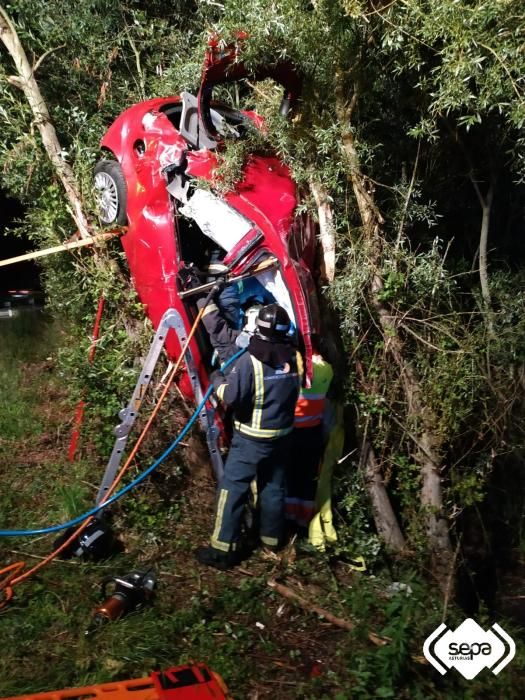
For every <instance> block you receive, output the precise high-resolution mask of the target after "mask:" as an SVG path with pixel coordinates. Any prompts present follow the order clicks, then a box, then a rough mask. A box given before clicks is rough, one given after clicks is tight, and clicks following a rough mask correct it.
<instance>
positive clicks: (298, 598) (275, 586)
mask: <svg viewBox="0 0 525 700" xmlns="http://www.w3.org/2000/svg"><path fill="white" fill-rule="evenodd" d="M266 583H267V585H268V586H269V587H270V588H271V589H272V590H274V591H276V592H277V593H279V595H282V596H283V598H286V599H287V600H293V601H294V602H295V603H298V604H299V605H300V606H301V608H303V609H304V610H307V611H308V612H313V613H316V615H319V616H320V617H323V618H324V619H325V620H326V621H327V622H330V624H332V625H335V626H336V627H341V628H342V629H344V630H348V631H351V630H354V629H355V623H354V622H351V621H350V620H345V619H344V618H342V617H337V616H336V615H332V613H330V612H328V610H325V609H324V608H321V607H319V606H318V605H315V603H310V601H308V600H306V598H303V596H302V595H299V593H296V592H295V591H294V590H293V589H292V588H289V587H288V586H285V585H284V584H282V583H278V582H277V581H276V580H275V579H273V578H271V579H268V581H267V582H266ZM367 637H368V639H369V640H370V641H371V642H372V644H375V645H376V646H378V647H382V646H385V644H388V642H389V641H390V640H389V639H386V638H384V637H380V636H379V635H378V634H375V632H368V634H367Z"/></svg>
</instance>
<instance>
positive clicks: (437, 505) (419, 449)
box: [336, 92, 453, 590]
mask: <svg viewBox="0 0 525 700" xmlns="http://www.w3.org/2000/svg"><path fill="white" fill-rule="evenodd" d="M356 99H357V97H356V93H354V97H353V98H352V106H351V107H348V106H347V105H346V103H345V101H344V100H343V99H342V92H341V93H340V94H339V95H337V97H336V100H337V110H338V116H339V119H340V121H341V125H342V126H343V128H344V132H343V136H342V140H343V150H344V153H345V156H346V158H347V160H348V164H349V170H350V179H351V182H352V188H353V191H354V195H355V198H356V201H357V206H358V209H359V214H360V217H361V221H362V225H363V231H364V234H365V237H366V240H367V242H368V245H369V248H370V256H371V260H372V264H373V266H374V268H375V274H374V277H373V280H372V288H371V295H370V301H371V305H372V307H373V308H374V310H375V312H376V314H377V316H378V319H379V323H380V326H381V329H382V332H383V336H384V340H385V350H386V352H389V353H390V354H391V356H392V357H393V359H394V362H395V363H396V365H397V366H398V368H399V372H400V378H401V382H402V386H403V390H404V393H405V397H406V402H407V420H408V421H410V422H413V423H414V425H415V426H416V434H415V437H414V441H415V446H416V454H415V459H416V461H417V464H418V465H419V466H420V469H421V477H422V488H421V505H422V506H423V509H424V513H425V526H426V534H427V538H428V543H429V549H430V553H431V556H432V568H433V573H434V575H435V577H436V579H437V581H438V583H439V585H440V587H441V589H442V590H446V589H447V588H448V585H449V575H450V567H451V565H452V557H453V553H452V546H451V543H450V538H449V533H448V527H447V521H446V519H445V518H444V515H443V497H442V489H441V475H440V470H441V454H440V450H441V447H442V444H441V439H440V438H439V437H438V436H437V435H436V434H435V433H434V426H435V425H436V424H437V421H436V418H435V416H434V414H433V412H432V411H431V409H430V408H429V407H428V406H426V405H425V403H424V400H423V397H422V391H421V385H420V381H419V378H418V376H417V373H416V371H415V369H414V367H413V366H412V365H411V363H410V362H409V361H408V360H407V359H406V358H405V354H404V347H403V341H402V339H401V337H400V335H399V331H398V322H399V319H398V318H397V317H396V315H395V314H392V312H391V311H390V310H389V309H388V308H387V307H386V306H385V305H384V303H383V302H382V301H380V292H382V291H383V288H384V285H383V279H382V277H381V273H380V271H379V270H380V264H381V248H382V245H381V241H382V225H383V223H384V220H383V217H382V216H381V213H380V211H379V209H378V207H377V206H376V203H375V201H374V197H373V193H372V190H371V188H370V187H369V185H368V181H367V179H366V177H365V176H364V174H363V173H362V171H361V167H360V162H359V156H358V154H357V150H356V148H355V144H354V138H353V134H352V132H351V131H350V128H349V127H350V119H351V112H352V108H353V105H354V104H355V102H356Z"/></svg>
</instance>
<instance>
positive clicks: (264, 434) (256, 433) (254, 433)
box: [233, 420, 293, 438]
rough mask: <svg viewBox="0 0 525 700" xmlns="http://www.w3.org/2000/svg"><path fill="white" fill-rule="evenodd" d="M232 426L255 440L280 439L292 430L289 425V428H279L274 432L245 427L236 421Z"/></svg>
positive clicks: (267, 429) (249, 426)
mask: <svg viewBox="0 0 525 700" xmlns="http://www.w3.org/2000/svg"><path fill="white" fill-rule="evenodd" d="M233 425H234V427H235V429H236V430H238V431H239V432H240V433H242V434H243V435H249V436H250V437H256V438H275V437H281V436H282V435H288V434H289V433H291V432H292V430H293V425H291V426H290V427H289V428H279V429H274V430H273V429H271V428H253V427H252V426H251V425H247V424H246V423H240V422H239V421H237V420H236V421H234V423H233Z"/></svg>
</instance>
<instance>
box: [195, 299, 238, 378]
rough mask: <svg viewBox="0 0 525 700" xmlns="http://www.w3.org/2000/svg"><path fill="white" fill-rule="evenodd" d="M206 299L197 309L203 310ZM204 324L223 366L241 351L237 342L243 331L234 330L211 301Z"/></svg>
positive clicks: (202, 300) (206, 307) (204, 312)
mask: <svg viewBox="0 0 525 700" xmlns="http://www.w3.org/2000/svg"><path fill="white" fill-rule="evenodd" d="M204 302H205V299H199V300H198V301H197V307H198V308H199V309H201V308H202V307H203V306H204ZM202 322H203V324H204V327H205V328H206V330H207V331H208V335H209V336H210V342H211V344H212V346H213V347H214V349H215V350H217V354H218V356H219V360H220V362H221V364H223V363H224V362H226V360H228V359H229V358H230V357H232V356H233V355H235V353H236V352H237V350H238V349H239V348H238V346H237V345H236V340H237V338H238V337H239V335H240V334H241V331H238V330H236V329H235V328H232V327H231V326H230V325H229V323H228V321H227V320H226V318H225V317H224V315H223V313H221V309H220V308H219V306H218V305H217V303H216V302H215V301H213V300H212V301H209V302H208V304H206V306H204V311H203V314H202Z"/></svg>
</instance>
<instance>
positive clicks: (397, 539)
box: [361, 439, 406, 552]
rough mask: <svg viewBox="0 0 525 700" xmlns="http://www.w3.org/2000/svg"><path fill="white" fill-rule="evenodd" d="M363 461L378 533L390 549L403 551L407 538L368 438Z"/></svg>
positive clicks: (364, 446)
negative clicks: (400, 525) (404, 535)
mask: <svg viewBox="0 0 525 700" xmlns="http://www.w3.org/2000/svg"><path fill="white" fill-rule="evenodd" d="M361 463H362V466H363V468H364V473H365V483H366V488H367V490H368V495H369V496H370V501H371V503H372V513H373V516H374V522H375V526H376V529H377V534H378V535H379V537H380V538H381V540H382V541H383V542H384V544H385V546H386V548H387V549H388V550H390V551H391V552H402V551H403V550H404V549H405V548H406V542H405V538H404V537H403V533H402V532H401V528H400V527H399V523H398V521H397V518H396V514H395V513H394V509H393V508H392V504H391V502H390V498H389V497H388V492H387V490H386V487H385V482H384V481H383V477H382V475H381V467H380V465H379V463H378V461H377V458H376V455H375V452H374V448H373V447H372V445H371V444H370V443H369V442H368V440H366V439H365V440H363V447H362V450H361Z"/></svg>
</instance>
